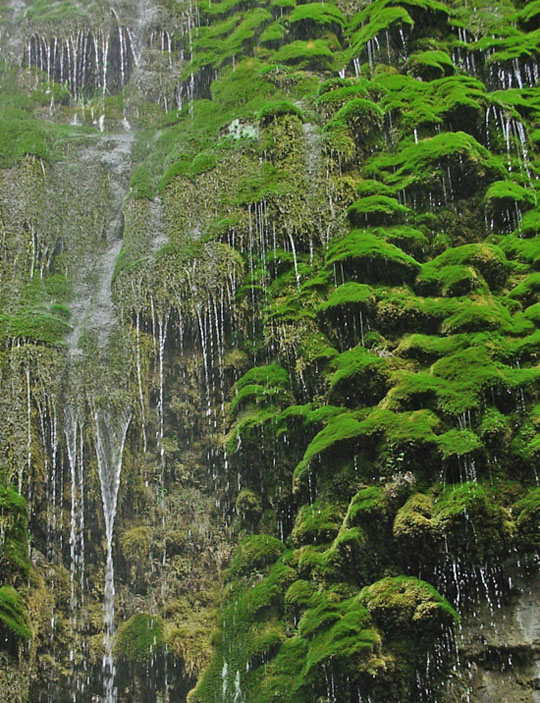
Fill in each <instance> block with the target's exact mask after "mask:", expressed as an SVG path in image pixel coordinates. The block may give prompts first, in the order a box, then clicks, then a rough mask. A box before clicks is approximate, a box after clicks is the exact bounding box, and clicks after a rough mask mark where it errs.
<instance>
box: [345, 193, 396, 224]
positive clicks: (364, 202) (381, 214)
mask: <svg viewBox="0 0 540 703" xmlns="http://www.w3.org/2000/svg"><path fill="white" fill-rule="evenodd" d="M408 213H410V210H409V208H407V207H405V206H404V205H400V204H399V203H398V201H397V200H396V199H395V198H389V197H388V196H386V195H372V196H370V197H366V198H362V199H361V200H357V201H356V202H354V203H353V204H352V205H350V206H349V207H348V208H347V215H348V216H349V219H350V220H351V222H352V224H353V225H364V226H366V227H367V226H369V225H372V226H373V225H389V224H393V223H395V222H396V221H397V222H400V221H402V220H403V219H404V218H405V217H406V215H407V214H408Z"/></svg>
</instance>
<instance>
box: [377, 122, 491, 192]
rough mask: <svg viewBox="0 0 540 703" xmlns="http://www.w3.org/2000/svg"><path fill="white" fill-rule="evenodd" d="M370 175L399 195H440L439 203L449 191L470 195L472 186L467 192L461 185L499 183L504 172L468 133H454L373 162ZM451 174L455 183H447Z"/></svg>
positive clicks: (423, 142)
mask: <svg viewBox="0 0 540 703" xmlns="http://www.w3.org/2000/svg"><path fill="white" fill-rule="evenodd" d="M369 172H370V173H371V174H373V175H379V177H381V178H382V180H383V181H384V182H386V183H387V184H388V185H392V186H393V188H395V190H396V192H397V191H398V190H403V189H405V190H408V189H410V190H411V192H416V193H418V194H420V193H431V194H432V195H433V194H435V193H436V194H437V198H438V199H443V198H444V197H445V191H446V194H447V196H448V193H449V191H450V190H451V189H453V196H454V197H456V198H460V197H464V195H470V193H471V191H470V186H468V187H467V191H464V190H463V188H462V186H460V184H465V183H469V184H470V183H475V184H477V186H479V185H480V184H482V183H484V182H485V181H488V182H489V180H496V179H497V176H501V175H502V173H503V169H502V166H501V164H500V162H499V161H498V160H497V159H496V158H495V157H494V156H492V155H491V154H490V152H489V151H488V150H487V149H486V148H485V147H483V146H482V145H481V144H479V143H478V142H477V141H476V139H475V138H474V137H472V136H471V135H470V134H466V133H465V132H454V133H452V139H448V137H447V135H446V134H444V133H443V134H439V135H437V136H435V137H431V138H428V139H421V140H419V141H418V143H417V144H410V145H407V146H404V147H403V148H402V149H401V150H400V151H398V152H397V153H396V154H395V155H394V154H391V155H386V154H385V155H381V156H377V157H375V158H374V159H373V160H372V162H371V165H370V167H369ZM448 172H449V173H450V176H451V182H446V180H445V179H446V178H447V174H448ZM445 174H446V175H445Z"/></svg>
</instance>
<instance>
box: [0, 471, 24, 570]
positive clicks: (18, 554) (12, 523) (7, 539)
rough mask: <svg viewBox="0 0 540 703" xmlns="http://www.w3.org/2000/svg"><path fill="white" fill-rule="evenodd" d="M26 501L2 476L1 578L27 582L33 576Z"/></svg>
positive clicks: (0, 514)
mask: <svg viewBox="0 0 540 703" xmlns="http://www.w3.org/2000/svg"><path fill="white" fill-rule="evenodd" d="M27 527H28V509H27V505H26V500H25V499H24V497H23V496H21V495H20V494H19V493H18V492H17V491H16V490H15V489H14V488H12V487H11V486H8V485H5V484H3V482H2V477H1V475H0V567H1V568H0V579H1V580H2V581H4V580H6V579H8V578H9V580H10V582H11V583H15V584H16V583H17V582H18V581H19V580H20V581H21V583H22V582H24V580H25V579H27V578H28V575H29V574H30V568H31V565H30V555H29V547H28V533H27Z"/></svg>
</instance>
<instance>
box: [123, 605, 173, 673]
mask: <svg viewBox="0 0 540 703" xmlns="http://www.w3.org/2000/svg"><path fill="white" fill-rule="evenodd" d="M163 627H164V626H163V621H162V620H161V618H158V617H156V616H155V615H149V614H148V613H137V614H136V615H132V616H131V617H130V618H129V620H127V621H126V622H124V623H122V624H121V625H120V627H119V628H118V632H117V634H116V638H115V643H114V649H115V654H116V656H119V657H123V658H125V659H127V661H129V662H139V663H149V662H151V661H152V659H153V657H154V655H155V654H156V653H157V652H159V651H160V650H162V649H163V648H164V647H165V640H164V636H163Z"/></svg>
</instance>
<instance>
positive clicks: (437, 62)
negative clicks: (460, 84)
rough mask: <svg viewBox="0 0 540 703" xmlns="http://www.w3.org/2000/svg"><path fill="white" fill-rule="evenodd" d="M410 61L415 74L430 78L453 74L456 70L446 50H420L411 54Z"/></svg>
mask: <svg viewBox="0 0 540 703" xmlns="http://www.w3.org/2000/svg"><path fill="white" fill-rule="evenodd" d="M409 63H410V66H411V70H412V72H413V74H414V75H417V76H420V77H422V78H425V79H428V80H429V79H430V78H431V79H433V78H440V77H442V76H449V75H452V74H453V73H454V72H455V70H456V69H455V67H454V62H453V61H452V59H451V57H450V56H449V55H448V54H447V53H446V52H445V51H420V52H418V53H415V54H412V55H411V57H410V59H409Z"/></svg>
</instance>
